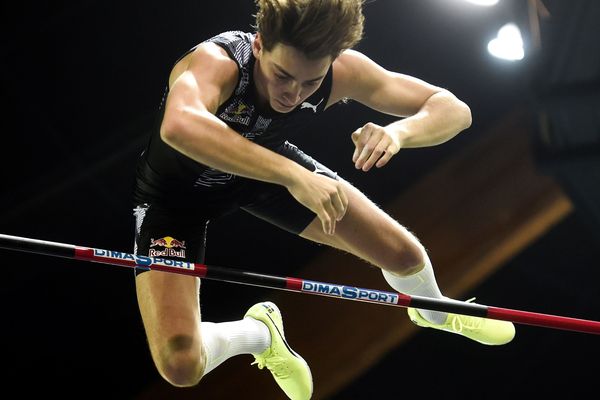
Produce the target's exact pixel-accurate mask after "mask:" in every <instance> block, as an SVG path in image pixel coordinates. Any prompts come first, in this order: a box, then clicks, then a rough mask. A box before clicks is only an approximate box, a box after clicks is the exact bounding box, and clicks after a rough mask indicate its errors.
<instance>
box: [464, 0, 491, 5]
mask: <svg viewBox="0 0 600 400" xmlns="http://www.w3.org/2000/svg"><path fill="white" fill-rule="evenodd" d="M465 1H468V2H469V3H472V4H476V5H478V6H485V7H490V6H495V5H496V4H498V0H465Z"/></svg>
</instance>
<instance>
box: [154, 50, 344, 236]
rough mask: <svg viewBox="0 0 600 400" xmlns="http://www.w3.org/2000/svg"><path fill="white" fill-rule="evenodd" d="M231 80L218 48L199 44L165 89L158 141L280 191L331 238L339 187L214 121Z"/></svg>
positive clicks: (232, 71)
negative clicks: (312, 216) (276, 186)
mask: <svg viewBox="0 0 600 400" xmlns="http://www.w3.org/2000/svg"><path fill="white" fill-rule="evenodd" d="M237 79H238V68H237V65H236V63H235V62H234V61H233V60H231V59H230V58H229V57H228V56H227V54H226V53H225V52H224V50H223V49H222V48H220V47H219V46H217V45H215V44H212V43H207V44H202V45H200V46H199V47H198V48H197V49H196V50H195V51H194V52H193V53H192V55H191V57H190V60H189V63H188V65H187V66H185V68H184V70H183V71H182V72H181V73H179V75H178V76H176V77H174V79H173V81H172V82H171V84H170V90H169V95H168V97H167V101H166V106H165V114H164V118H163V121H162V125H161V131H160V134H161V138H162V140H163V141H164V142H165V143H167V144H168V145H169V146H171V147H173V148H174V149H176V150H177V151H179V152H181V153H182V154H185V155H186V156H188V157H190V158H192V159H193V160H195V161H197V162H199V163H202V164H204V165H207V166H210V167H212V168H215V169H217V170H220V171H223V172H227V173H231V174H234V175H239V176H243V177H247V178H251V179H257V180H261V181H265V182H271V183H275V184H279V185H283V186H285V187H286V188H287V189H288V190H289V191H290V193H291V194H292V195H293V196H294V198H296V200H298V201H299V202H300V203H302V204H303V205H304V206H305V207H307V208H309V209H310V210H312V211H313V212H315V213H316V214H317V216H318V217H319V219H320V220H321V222H322V224H323V230H324V231H325V232H327V233H330V234H332V233H333V232H334V230H335V221H336V220H340V219H341V218H342V216H343V215H344V213H345V211H346V208H347V204H348V201H347V198H346V195H345V193H344V192H343V189H342V186H341V185H340V184H339V182H337V181H335V180H332V179H330V178H327V177H324V176H320V175H317V174H313V173H312V172H310V171H308V170H307V169H305V168H304V167H302V166H300V165H299V164H297V163H296V162H294V161H292V160H290V159H288V158H286V157H284V156H282V155H280V154H277V153H275V152H273V151H271V150H269V149H267V148H265V147H263V146H260V145H258V144H256V143H253V142H251V141H250V140H248V139H246V138H244V137H243V136H242V135H240V134H239V133H237V132H236V131H234V130H233V129H231V128H230V127H229V126H228V125H227V124H225V123H224V122H223V121H221V120H220V119H218V118H217V117H216V116H215V113H216V112H217V109H218V108H219V106H220V105H221V104H222V103H223V102H224V101H225V100H226V99H227V98H228V97H229V96H230V95H231V93H232V92H233V90H234V88H235V86H236V83H237Z"/></svg>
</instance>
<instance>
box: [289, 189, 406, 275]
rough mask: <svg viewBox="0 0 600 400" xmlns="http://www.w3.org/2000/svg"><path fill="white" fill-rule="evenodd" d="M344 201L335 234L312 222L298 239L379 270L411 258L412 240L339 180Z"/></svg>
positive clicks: (315, 221) (358, 193)
mask: <svg viewBox="0 0 600 400" xmlns="http://www.w3.org/2000/svg"><path fill="white" fill-rule="evenodd" d="M340 181H341V182H342V184H343V185H344V190H345V192H346V195H347V197H348V208H347V210H346V214H345V215H344V217H343V218H342V220H341V221H337V222H336V226H335V233H334V234H333V235H328V234H326V233H324V232H323V228H322V225H321V222H320V221H319V220H318V218H315V219H314V220H313V221H312V222H311V223H310V224H309V225H308V226H307V227H306V229H304V230H303V231H302V232H301V233H300V236H302V237H304V238H306V239H309V240H312V241H315V242H318V243H324V244H327V245H329V246H332V247H335V248H338V249H342V250H345V251H347V252H350V253H352V254H354V255H356V256H358V257H360V258H362V259H364V260H367V261H368V262H370V263H372V264H374V265H376V266H378V267H382V268H386V267H389V268H394V266H395V265H398V264H401V263H403V262H404V260H403V259H402V258H403V257H404V256H407V257H409V256H412V255H413V254H414V251H408V250H414V249H413V247H414V246H415V245H416V243H415V241H414V237H413V236H412V235H411V234H410V232H408V230H406V229H405V228H404V227H403V226H401V225H400V224H399V223H398V222H397V221H396V220H395V219H394V218H392V217H391V216H390V215H389V214H388V213H386V212H385V211H383V210H382V209H381V208H380V207H379V206H377V205H376V204H375V203H374V202H373V201H371V200H370V199H369V198H367V196H366V195H365V194H363V193H362V192H361V191H360V190H358V189H357V188H355V187H354V186H353V185H351V184H350V183H349V182H347V181H345V180H343V179H341V178H340Z"/></svg>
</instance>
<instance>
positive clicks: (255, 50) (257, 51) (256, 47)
mask: <svg viewBox="0 0 600 400" xmlns="http://www.w3.org/2000/svg"><path fill="white" fill-rule="evenodd" d="M262 50H263V46H262V38H261V37H260V33H257V34H256V37H255V38H254V41H253V42H252V54H254V58H256V59H260V56H261V55H262Z"/></svg>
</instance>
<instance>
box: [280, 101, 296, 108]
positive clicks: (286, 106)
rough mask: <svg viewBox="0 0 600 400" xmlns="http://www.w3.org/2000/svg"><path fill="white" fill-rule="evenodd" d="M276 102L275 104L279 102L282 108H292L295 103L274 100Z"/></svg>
mask: <svg viewBox="0 0 600 400" xmlns="http://www.w3.org/2000/svg"><path fill="white" fill-rule="evenodd" d="M275 101H276V102H277V104H279V105H280V106H281V107H283V108H294V107H296V104H286V103H284V102H282V101H280V100H275Z"/></svg>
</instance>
